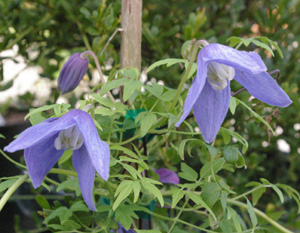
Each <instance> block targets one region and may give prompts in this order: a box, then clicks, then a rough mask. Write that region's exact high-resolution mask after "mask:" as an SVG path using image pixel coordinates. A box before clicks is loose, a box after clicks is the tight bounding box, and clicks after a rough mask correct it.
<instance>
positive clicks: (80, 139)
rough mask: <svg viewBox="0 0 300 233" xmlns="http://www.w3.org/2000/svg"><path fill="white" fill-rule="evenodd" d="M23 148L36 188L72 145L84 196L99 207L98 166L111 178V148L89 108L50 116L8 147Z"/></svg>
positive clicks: (105, 178)
mask: <svg viewBox="0 0 300 233" xmlns="http://www.w3.org/2000/svg"><path fill="white" fill-rule="evenodd" d="M23 149H24V150H25V152H24V156H25V162H26V165H27V169H28V173H29V176H30V179H31V181H32V184H33V187H34V188H37V187H39V186H40V185H41V184H42V181H43V179H44V177H45V175H46V174H47V173H48V172H49V171H50V170H51V168H52V167H53V166H54V165H55V163H56V162H57V161H58V159H59V158H60V157H61V156H62V154H63V153H64V151H65V150H69V149H72V150H73V157H72V161H73V165H74V168H75V169H76V171H77V173H78V180H79V186H80V190H81V193H82V196H83V199H84V201H85V202H86V204H87V205H88V207H89V208H90V209H91V210H93V211H96V207H95V205H94V202H93V185H94V179H95V170H96V171H97V172H98V174H99V175H100V176H101V177H102V178H103V179H104V180H107V179H108V176H109V160H110V150H109V147H108V145H107V144H106V143H105V142H102V141H101V139H100V138H99V135H98V132H97V129H96V127H95V124H94V121H93V119H92V117H91V116H90V115H89V114H88V113H87V112H84V111H82V110H78V109H75V110H71V111H69V112H68V113H66V114H64V115H63V116H62V117H60V118H49V119H47V120H45V121H43V122H42V123H40V124H37V125H34V126H31V127H30V128H28V129H26V130H25V131H24V132H22V133H21V134H20V135H19V136H18V137H17V139H16V140H14V141H13V142H11V143H10V144H9V145H8V146H6V147H5V148H4V150H5V151H8V152H15V151H18V150H23Z"/></svg>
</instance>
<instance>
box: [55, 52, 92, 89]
mask: <svg viewBox="0 0 300 233" xmlns="http://www.w3.org/2000/svg"><path fill="white" fill-rule="evenodd" d="M88 65H89V60H88V58H87V57H82V54H81V53H75V54H73V55H72V56H71V57H70V58H69V60H68V61H67V62H66V63H65V64H64V66H63V68H62V69H61V72H60V74H59V77H58V89H59V90H61V92H62V94H66V93H68V92H70V91H73V90H74V89H75V88H76V87H77V86H78V84H79V82H80V81H81V79H82V78H83V76H84V74H85V73H86V71H87V69H88Z"/></svg>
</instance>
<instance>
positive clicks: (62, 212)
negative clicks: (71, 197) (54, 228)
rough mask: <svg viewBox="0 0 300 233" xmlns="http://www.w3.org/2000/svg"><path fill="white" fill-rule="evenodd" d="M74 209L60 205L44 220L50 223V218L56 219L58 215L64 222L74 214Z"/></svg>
mask: <svg viewBox="0 0 300 233" xmlns="http://www.w3.org/2000/svg"><path fill="white" fill-rule="evenodd" d="M72 214H73V213H72V211H71V210H69V209H68V208H66V207H64V206H63V207H59V208H57V209H56V210H54V211H52V212H51V214H50V215H49V216H48V217H47V218H45V220H44V222H45V223H48V222H49V221H50V220H52V219H54V218H55V217H58V218H59V220H60V222H61V223H64V222H65V221H66V220H68V219H69V218H70V217H71V216H72Z"/></svg>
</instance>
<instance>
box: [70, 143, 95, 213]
mask: <svg viewBox="0 0 300 233" xmlns="http://www.w3.org/2000/svg"><path fill="white" fill-rule="evenodd" d="M72 161H73V165H74V168H75V169H76V171H77V173H78V180H79V187H80V190H81V194H82V197H83V199H84V201H85V203H86V204H87V206H88V207H89V209H90V210H92V211H97V209H96V207H95V204H94V202H93V186H94V180H95V169H94V167H93V164H92V162H91V161H90V158H89V155H88V152H87V150H86V148H85V146H84V145H83V146H82V147H80V148H79V149H78V150H74V151H73V157H72Z"/></svg>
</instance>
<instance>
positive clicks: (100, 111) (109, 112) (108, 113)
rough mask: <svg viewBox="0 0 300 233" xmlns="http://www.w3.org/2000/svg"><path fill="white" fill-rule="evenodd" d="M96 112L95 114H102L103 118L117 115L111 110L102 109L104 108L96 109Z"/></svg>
mask: <svg viewBox="0 0 300 233" xmlns="http://www.w3.org/2000/svg"><path fill="white" fill-rule="evenodd" d="M94 112H95V114H100V115H102V116H112V115H114V113H115V112H114V111H113V110H111V109H109V108H104V107H102V108H96V109H95V110H94Z"/></svg>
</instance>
